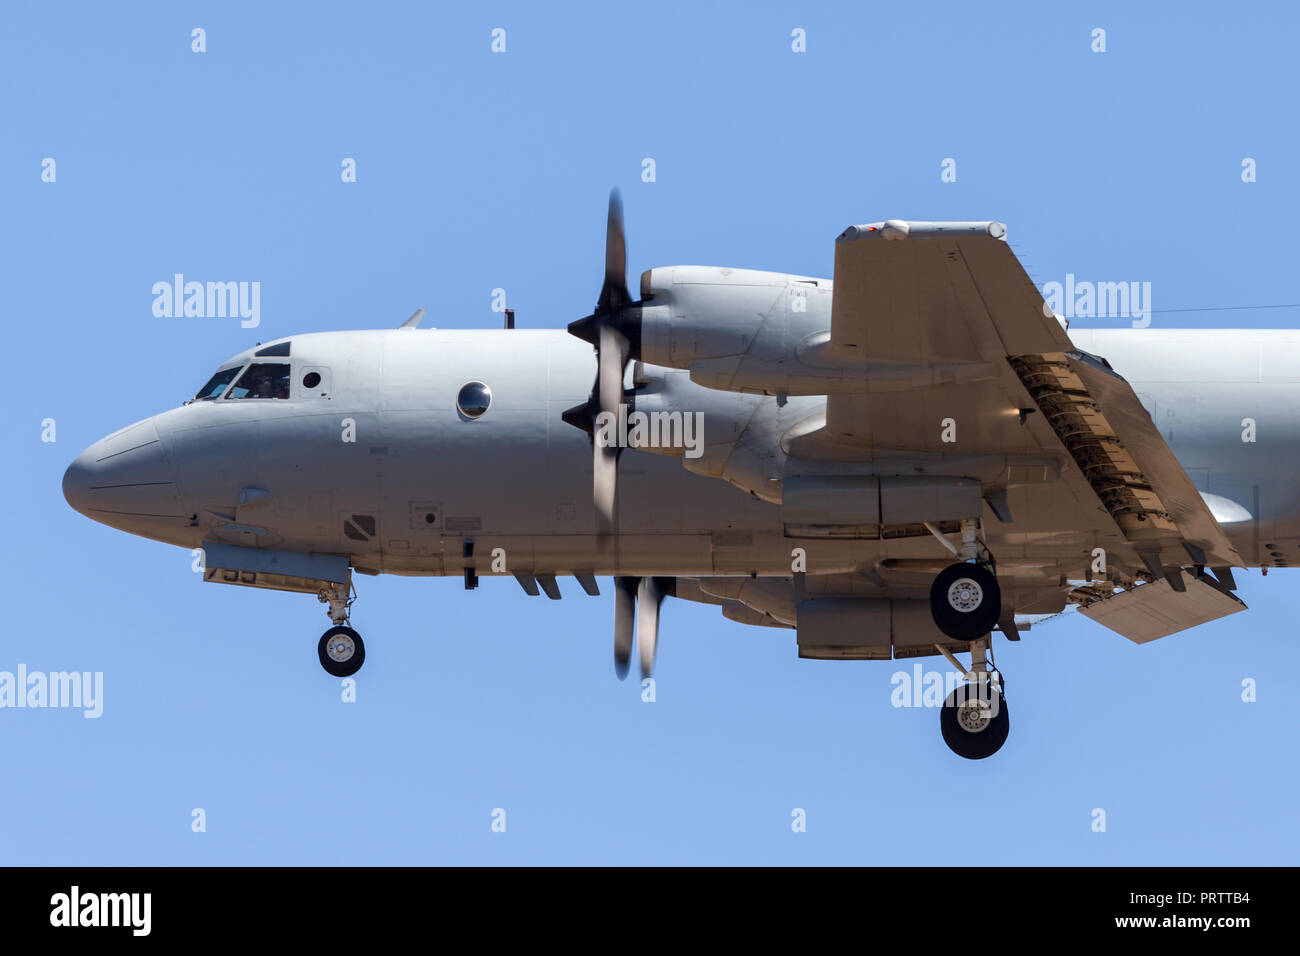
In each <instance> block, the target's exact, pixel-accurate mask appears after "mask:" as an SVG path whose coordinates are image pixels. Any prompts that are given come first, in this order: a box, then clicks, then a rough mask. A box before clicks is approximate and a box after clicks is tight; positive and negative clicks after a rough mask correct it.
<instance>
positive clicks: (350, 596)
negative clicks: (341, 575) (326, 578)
mask: <svg viewBox="0 0 1300 956" xmlns="http://www.w3.org/2000/svg"><path fill="white" fill-rule="evenodd" d="M317 597H318V598H319V600H320V602H321V603H322V604H328V605H329V617H330V620H331V621H333V622H334V626H333V627H331V628H330V629H329V630H328V631H326V632H325V633H324V634H322V635H321V638H320V641H319V642H318V643H317V645H316V654H317V656H318V657H319V658H320V666H321V667H323V668H325V672H326V673H327V674H329V675H331V676H332V677H351V676H352V675H353V674H355V673H356V672H357V671H359V670H361V665H362V664H364V663H365V662H366V645H365V643H364V642H363V641H362V640H361V635H360V634H358V633H357V632H356V631H354V630H353V629H352V628H351V627H348V624H347V621H348V617H349V615H350V613H351V608H352V602H353V601H354V600H356V593H355V592H354V591H353V590H352V582H351V581H348V582H347V583H346V584H336V585H334V587H332V588H329V589H328V590H325V591H321V592H320V594H319V595H317Z"/></svg>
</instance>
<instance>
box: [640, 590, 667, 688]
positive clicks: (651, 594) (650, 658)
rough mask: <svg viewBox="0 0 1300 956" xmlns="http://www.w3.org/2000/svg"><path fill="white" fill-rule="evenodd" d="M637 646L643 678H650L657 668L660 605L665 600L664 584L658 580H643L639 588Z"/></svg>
mask: <svg viewBox="0 0 1300 956" xmlns="http://www.w3.org/2000/svg"><path fill="white" fill-rule="evenodd" d="M636 597H637V601H636V645H637V650H638V651H639V652H640V654H641V676H642V677H649V676H650V673H651V672H652V671H653V670H654V666H655V650H656V649H657V647H658V644H659V605H660V603H661V602H662V601H663V599H664V588H663V583H662V582H661V581H660V580H659V579H658V578H642V579H641V583H640V585H639V586H638V587H637V596H636Z"/></svg>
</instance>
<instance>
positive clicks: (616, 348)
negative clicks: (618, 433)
mask: <svg viewBox="0 0 1300 956" xmlns="http://www.w3.org/2000/svg"><path fill="white" fill-rule="evenodd" d="M627 353H628V343H627V338H626V337H625V336H624V335H623V333H622V332H620V331H619V330H618V329H615V328H612V327H611V326H608V325H602V326H601V327H600V351H599V353H598V354H599V361H600V366H599V372H598V378H597V380H596V382H597V384H596V394H597V395H599V396H600V409H599V411H602V412H613V413H614V414H615V415H617V414H618V406H619V403H621V402H622V401H623V369H624V368H625V367H626V366H627Z"/></svg>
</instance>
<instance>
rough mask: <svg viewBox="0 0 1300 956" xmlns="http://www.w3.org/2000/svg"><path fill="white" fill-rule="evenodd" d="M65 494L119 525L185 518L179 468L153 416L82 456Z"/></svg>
mask: <svg viewBox="0 0 1300 956" xmlns="http://www.w3.org/2000/svg"><path fill="white" fill-rule="evenodd" d="M63 497H64V498H66V499H67V501H68V504H69V505H71V506H72V507H73V508H74V509H76V510H77V511H79V512H81V513H82V514H84V515H85V516H86V517H88V518H93V519H95V520H96V521H101V522H103V523H104V524H109V525H113V526H115V527H122V525H123V524H124V523H128V522H129V521H130V520H132V519H160V518H161V519H176V518H183V517H185V515H184V513H183V511H184V509H183V508H182V507H181V504H180V501H179V495H178V489H177V487H176V478H175V472H174V469H173V468H172V465H171V462H170V461H169V460H168V458H167V456H166V454H165V452H164V449H163V445H162V441H161V440H160V438H159V435H158V427H157V425H156V424H154V421H153V419H151V418H150V419H146V420H144V421H142V422H137V423H136V424H134V425H129V426H127V427H126V428H123V429H122V430H121V431H118V432H114V433H113V434H112V435H109V436H108V437H107V438H103V439H100V440H99V441H97V442H95V444H93V445H91V446H90V447H89V448H87V449H86V450H85V451H83V452H82V453H81V454H80V455H78V456H77V458H76V460H75V461H73V463H72V464H71V465H69V466H68V470H67V471H66V472H65V473H64V475H63ZM127 530H130V529H127Z"/></svg>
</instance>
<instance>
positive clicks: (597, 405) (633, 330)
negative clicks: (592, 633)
mask: <svg viewBox="0 0 1300 956" xmlns="http://www.w3.org/2000/svg"><path fill="white" fill-rule="evenodd" d="M569 332H570V333H572V334H573V335H576V336H577V337H578V338H580V339H582V340H583V341H584V342H590V343H591V344H592V345H593V346H595V348H596V381H595V384H594V385H593V386H592V389H591V396H590V397H589V398H588V399H587V401H586V402H585V403H583V404H582V405H575V406H574V407H573V408H570V409H568V410H567V411H565V412H564V415H563V417H564V420H565V421H566V422H568V423H569V424H570V425H574V426H576V427H578V428H581V429H583V430H584V431H586V432H587V433H588V434H590V435H591V454H592V458H591V463H592V501H593V502H594V504H595V507H596V532H597V535H598V538H599V540H600V541H601V544H602V546H604V545H605V544H607V543H609V542H611V541H613V540H615V539H616V536H617V533H618V457H619V454H620V452H621V451H622V449H620V448H618V447H616V446H615V447H604V446H602V445H601V443H600V441H599V440H598V439H597V437H596V433H597V430H598V422H597V419H598V417H599V416H600V415H601V414H608V415H610V416H612V417H613V419H614V420H615V421H617V419H618V415H619V406H620V405H621V404H622V403H623V402H624V398H625V396H624V394H623V376H624V374H625V372H626V371H627V363H628V361H629V360H631V359H633V358H636V357H637V356H638V355H639V353H640V349H641V303H640V302H633V301H632V296H631V294H630V293H629V292H628V290H627V239H626V234H625V233H624V230H623V201H622V199H621V198H620V197H619V194H618V190H617V189H614V190H611V191H610V194H609V212H608V215H607V217H606V221H605V281H604V282H603V283H602V285H601V287H600V297H599V298H598V299H597V300H596V309H595V311H594V312H592V314H591V315H588V316H586V317H584V318H581V319H578V320H577V321H576V322H571V323H569ZM675 584H676V582H675V580H674V579H673V578H659V577H648V578H639V577H615V578H614V672H615V673H616V674H618V678H619V680H622V679H623V678H625V677H627V672H628V665H629V663H630V662H631V660H632V646H633V643H634V640H633V636H634V631H635V643H636V644H637V645H638V646H639V651H640V654H639V656H640V663H641V674H642V676H647V675H649V674H650V672H651V671H652V670H653V669H654V661H655V649H656V646H657V645H658V642H659V605H660V604H661V603H662V602H663V599H664V596H665V595H668V594H672V593H673V591H674V590H675Z"/></svg>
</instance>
